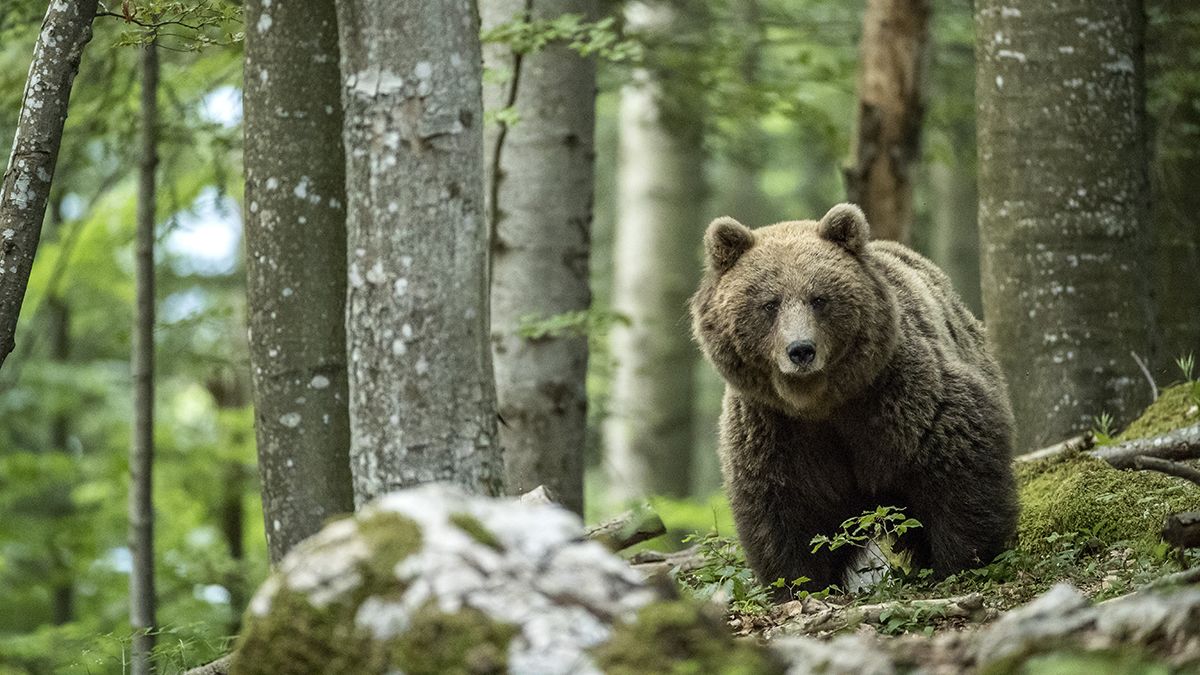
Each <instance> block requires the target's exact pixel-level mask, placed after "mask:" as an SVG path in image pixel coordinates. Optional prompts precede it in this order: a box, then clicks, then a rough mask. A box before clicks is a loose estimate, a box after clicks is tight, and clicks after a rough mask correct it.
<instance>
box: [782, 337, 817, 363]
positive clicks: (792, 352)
mask: <svg viewBox="0 0 1200 675" xmlns="http://www.w3.org/2000/svg"><path fill="white" fill-rule="evenodd" d="M787 355H788V358H789V359H791V360H792V363H794V364H796V365H798V366H807V365H808V364H810V363H812V362H813V359H814V358H816V356H817V346H816V345H814V344H813V343H812V340H796V341H795V342H793V343H792V344H790V345H788V346H787Z"/></svg>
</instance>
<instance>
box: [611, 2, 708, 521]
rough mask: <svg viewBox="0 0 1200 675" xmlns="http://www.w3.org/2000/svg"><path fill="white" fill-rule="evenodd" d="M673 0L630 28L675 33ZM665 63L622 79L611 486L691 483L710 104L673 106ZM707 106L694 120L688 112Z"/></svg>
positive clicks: (677, 488) (672, 487) (684, 489)
mask: <svg viewBox="0 0 1200 675" xmlns="http://www.w3.org/2000/svg"><path fill="white" fill-rule="evenodd" d="M677 20H678V18H677V16H676V13H675V12H674V10H672V9H671V8H670V6H669V5H667V4H666V3H659V2H655V3H634V4H631V5H630V6H629V8H628V10H627V26H628V27H629V29H630V30H633V31H639V32H643V33H645V34H647V35H651V36H655V35H657V36H663V35H671V34H672V31H673V30H674V26H675V25H676V21H677ZM669 97H670V94H669V93H665V92H664V83H663V80H662V78H661V74H660V73H659V72H657V71H656V70H654V69H652V68H638V69H636V70H635V71H634V72H633V75H632V77H631V82H630V83H629V84H627V85H625V86H624V87H622V89H621V104H620V111H619V118H620V129H621V141H620V147H619V154H618V170H617V171H618V178H617V183H618V184H617V203H618V216H617V232H616V242H615V244H614V256H613V309H614V310H615V311H616V312H617V313H619V314H621V315H623V316H624V317H625V318H627V319H628V321H629V323H628V325H617V326H614V329H613V335H612V350H613V359H614V360H615V361H616V363H617V368H616V373H615V376H614V380H613V389H612V414H611V416H610V418H609V420H608V423H607V425H606V427H607V428H606V430H605V436H606V442H607V446H608V448H607V455H608V456H607V462H608V470H609V471H610V473H611V476H610V478H611V487H610V493H611V494H612V495H613V496H614V497H616V498H618V499H621V498H631V497H639V496H645V495H647V494H662V495H670V496H674V497H682V496H686V495H687V494H688V493H689V489H690V486H691V466H692V452H691V450H692V441H693V437H692V425H693V416H692V404H693V398H694V397H693V395H692V393H693V379H694V374H695V373H694V371H695V368H694V366H695V363H696V349H695V347H694V346H693V345H692V343H691V339H690V335H689V332H688V328H687V327H688V321H687V317H686V310H685V307H686V304H687V298H688V296H689V295H690V293H691V292H692V290H693V288H694V286H695V283H696V281H697V278H698V270H699V266H700V263H699V247H700V240H701V236H702V234H703V231H704V225H705V222H704V221H705V218H704V213H703V202H704V179H703V169H704V152H703V149H702V140H703V135H702V123H701V121H700V119H702V118H698V117H697V116H698V115H699V112H698V109H697V108H695V107H688V106H677V107H674V108H672V109H671V111H670V113H668V112H667V110H666V105H667V104H668V103H669V102H670V100H671V99H670V98H669ZM689 113H690V114H692V115H697V116H693V117H691V118H690V119H689V118H688V117H687V116H688V114H689Z"/></svg>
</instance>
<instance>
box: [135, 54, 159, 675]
mask: <svg viewBox="0 0 1200 675" xmlns="http://www.w3.org/2000/svg"><path fill="white" fill-rule="evenodd" d="M141 70H142V100H141V108H142V111H141V114H142V119H141V144H142V148H141V153H142V156H141V165H140V174H139V182H138V203H137V238H136V247H137V248H136V251H135V256H134V261H135V262H134V266H135V277H136V284H137V306H136V308H135V312H134V327H133V449H132V452H131V455H130V458H129V473H130V479H129V549H130V551H131V552H132V554H133V571H132V573H131V574H130V575H129V623H130V624H131V625H132V626H133V649H132V653H131V661H130V666H131V668H130V671H131V672H132V673H134V675H145V674H146V673H150V672H153V670H154V666H153V661H152V658H151V652H152V651H153V650H154V642H155V639H154V628H155V625H156V623H157V622H156V621H155V617H154V615H155V591H154V499H153V494H154V489H153V487H154V485H153V471H154V221H155V212H156V209H155V205H156V193H155V174H156V172H157V170H158V129H157V127H158V71H159V66H158V48H157V47H156V46H155V45H154V43H153V42H151V43H149V44H147V45H145V46H144V47H142V48H141Z"/></svg>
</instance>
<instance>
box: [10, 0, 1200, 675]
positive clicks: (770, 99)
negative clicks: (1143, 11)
mask: <svg viewBox="0 0 1200 675" xmlns="http://www.w3.org/2000/svg"><path fill="white" fill-rule="evenodd" d="M184 4H188V3H184ZM191 4H198V5H203V6H204V12H203V17H204V18H203V21H204V23H203V25H201V26H200V28H199V30H190V29H184V28H179V29H178V31H174V32H173V31H163V33H162V34H161V35H160V47H161V48H160V54H161V60H162V80H161V90H160V91H161V93H160V106H161V123H160V133H161V137H160V155H161V160H162V163H161V166H160V174H159V175H160V188H159V195H160V197H159V206H158V208H159V228H158V233H157V243H158V250H159V258H158V262H157V279H158V284H159V290H158V312H159V318H158V323H157V325H156V328H155V347H156V350H157V355H158V372H157V375H156V377H157V384H158V393H157V401H158V406H159V411H158V416H157V419H156V421H155V434H154V435H155V441H156V445H157V455H156V457H155V471H156V482H155V485H154V503H155V508H156V511H157V513H158V514H159V516H158V519H157V523H158V532H157V534H156V541H157V546H158V562H157V572H158V585H159V587H158V597H159V614H158V620H159V624H160V625H161V629H160V632H161V634H160V636H159V639H158V644H159V647H158V651H159V654H160V659H159V663H160V666H161V667H164V668H166V669H167V671H168V672H170V669H172V668H182V667H184V666H189V665H195V664H197V663H201V662H203V661H204V660H206V659H208V658H210V657H214V656H216V655H219V654H221V653H223V652H224V651H226V650H227V648H228V639H229V638H228V636H230V635H233V634H235V633H236V631H237V629H238V620H239V616H240V613H241V611H242V609H243V607H244V605H245V602H246V600H247V595H248V593H249V592H250V591H251V590H252V589H253V588H254V587H256V586H257V584H258V583H259V582H260V581H261V580H262V579H263V578H264V577H265V575H266V573H267V569H268V562H267V561H268V555H267V545H266V538H265V535H264V527H263V516H262V507H261V501H260V493H259V486H258V474H257V472H256V467H255V461H256V460H255V456H256V454H255V431H254V413H253V410H252V409H251V406H250V393H249V391H250V375H249V362H250V359H249V347H248V344H247V340H246V314H247V308H246V304H245V303H246V300H245V298H246V272H245V265H244V261H243V258H244V244H243V238H242V214H243V206H244V205H243V184H244V182H243V168H242V150H243V130H242V106H241V87H242V73H243V64H242V60H243V53H242V39H241V32H242V30H243V28H242V25H241V13H240V7H239V6H238V5H237V4H226V3H221V2H216V1H211V2H205V3H191ZM673 5H674V6H673V10H674V14H673V15H672V16H671V18H670V20H669V23H668V24H667V27H666V28H665V29H664V28H662V27H658V28H655V27H654V26H653V25H652V24H651V25H650V28H649V29H647V28H646V26H642V27H641V28H642V30H638V29H637V28H638V26H632V27H630V26H628V25H627V24H626V17H625V15H623V13H622V9H623V8H622V6H621V5H619V4H618V3H609V2H606V3H603V12H602V15H603V16H606V17H612V19H613V21H612V23H611V24H605V25H604V27H603V28H602V29H601V30H603V31H609V32H611V33H612V35H611V40H610V44H609V47H608V48H606V49H605V50H604V51H603V53H601V54H599V55H598V57H597V59H598V68H599V70H598V83H599V92H598V98H597V104H596V143H595V153H596V165H595V208H594V220H593V223H592V229H591V246H592V248H591V265H590V284H591V289H592V293H593V300H592V309H591V310H590V311H589V312H588V314H587V317H586V318H585V319H579V318H578V317H575V318H570V317H569V318H568V322H573V323H574V324H578V325H581V326H582V327H584V328H585V329H586V331H587V337H588V341H589V344H590V348H591V353H590V359H589V366H588V376H587V389H588V412H587V415H588V422H587V440H586V448H587V449H586V454H585V461H586V482H585V485H586V491H585V494H586V499H585V505H586V507H585V518H586V520H588V521H589V522H593V521H595V520H598V519H599V518H601V517H602V516H604V515H607V514H610V513H613V512H615V511H617V510H619V509H622V508H624V507H625V506H626V505H627V504H628V503H630V502H632V501H635V500H638V499H641V498H645V497H652V498H654V499H655V503H656V506H657V508H658V509H659V511H660V513H661V514H662V515H663V517H664V520H666V521H667V524H668V526H669V527H671V528H672V529H673V530H675V531H678V532H687V531H692V530H704V529H708V528H710V527H712V526H713V525H714V524H715V525H716V526H717V527H718V528H720V529H723V530H724V531H726V532H728V531H731V529H732V528H731V525H730V524H729V522H728V520H727V517H726V516H725V515H724V512H723V511H722V507H721V505H720V504H721V497H720V474H719V468H718V465H717V458H716V452H715V446H716V437H715V426H716V417H717V415H718V413H719V409H720V397H721V390H722V385H721V383H720V381H719V379H718V378H717V376H716V375H715V373H713V372H712V371H711V369H710V368H709V367H707V365H704V364H703V363H702V361H701V359H700V358H699V354H698V352H697V351H696V350H695V349H694V347H693V346H692V345H691V343H690V337H689V328H688V326H687V322H686V320H685V319H684V313H683V303H684V300H685V299H686V297H687V295H688V294H689V293H690V292H691V290H692V289H693V288H694V285H695V283H696V281H697V279H698V276H699V274H700V271H701V257H700V249H701V236H702V234H703V231H704V227H705V225H706V224H707V223H708V221H709V220H711V218H712V217H714V216H717V215H722V214H729V215H733V216H735V217H737V218H738V219H739V220H741V221H742V222H745V223H747V224H750V225H754V226H757V225H763V224H768V223H771V222H775V221H779V220H786V219H795V218H816V217H819V216H820V215H821V214H823V213H824V212H825V210H826V209H827V208H828V207H829V206H830V205H832V204H834V203H837V202H840V201H844V200H845V199H846V184H845V180H844V175H843V167H845V166H846V165H847V164H849V163H850V162H851V153H852V143H853V137H854V134H855V132H856V129H855V111H856V108H857V93H856V91H857V89H856V80H857V78H858V77H859V66H860V59H859V53H860V38H861V36H862V32H863V3H859V2H844V1H842V0H679V1H678V2H675V3H673ZM1147 5H1148V6H1147V14H1148V17H1149V23H1148V26H1147V40H1146V45H1147V63H1148V69H1147V73H1148V78H1147V82H1148V88H1147V92H1148V97H1147V108H1148V114H1149V125H1148V126H1149V130H1150V138H1151V149H1152V152H1153V159H1152V162H1151V164H1150V166H1151V170H1150V176H1151V185H1152V190H1153V195H1154V198H1153V201H1152V203H1153V209H1152V217H1151V219H1152V221H1154V222H1155V223H1172V224H1173V225H1171V226H1169V227H1168V226H1164V227H1162V228H1161V229H1160V230H1159V232H1163V233H1172V234H1171V235H1170V237H1168V236H1166V235H1162V234H1160V235H1159V239H1158V240H1156V242H1155V244H1154V245H1155V247H1156V248H1155V256H1156V259H1158V260H1160V261H1166V262H1165V264H1164V265H1163V266H1162V267H1161V271H1160V272H1158V273H1157V277H1156V279H1157V280H1158V282H1159V288H1160V290H1161V289H1167V290H1165V291H1162V293H1164V294H1169V293H1178V294H1179V295H1180V296H1181V297H1183V298H1184V299H1183V300H1182V301H1181V302H1183V303H1185V304H1186V303H1190V306H1191V307H1192V308H1193V309H1192V311H1191V312H1190V313H1187V312H1185V313H1183V315H1185V316H1190V317H1191V318H1190V321H1191V324H1190V325H1186V324H1187V321H1185V320H1181V322H1180V324H1179V325H1176V326H1171V327H1169V329H1168V328H1167V327H1165V326H1164V330H1163V335H1164V336H1165V337H1164V340H1163V341H1164V343H1165V344H1164V345H1162V348H1161V349H1160V350H1159V352H1158V353H1159V354H1160V357H1159V358H1157V359H1156V361H1155V363H1154V364H1152V365H1151V369H1152V370H1153V371H1154V372H1155V373H1158V374H1159V375H1160V376H1161V378H1162V380H1163V381H1164V382H1166V381H1169V380H1170V379H1171V376H1170V375H1168V374H1167V373H1168V369H1170V368H1173V366H1171V365H1170V364H1171V362H1172V360H1173V359H1174V358H1175V357H1176V356H1180V355H1182V354H1184V353H1186V352H1187V351H1188V349H1189V348H1194V347H1195V346H1196V344H1197V340H1196V336H1197V335H1200V318H1197V317H1196V312H1195V311H1194V308H1195V306H1196V302H1197V298H1198V297H1200V296H1197V295H1196V294H1195V293H1194V290H1195V288H1194V285H1195V281H1196V279H1197V278H1200V273H1198V272H1200V270H1198V269H1197V267H1196V245H1197V237H1196V232H1197V226H1196V218H1197V214H1198V213H1200V190H1197V189H1196V188H1195V186H1194V177H1195V176H1196V175H1200V12H1197V11H1196V10H1195V9H1193V8H1192V7H1191V6H1190V5H1191V3H1190V2H1189V1H1188V0H1150V1H1149V2H1148V3H1147ZM44 11H45V3H44V2H37V1H34V0H5V1H4V2H3V4H2V5H0V139H4V140H0V154H3V155H4V156H7V154H8V151H9V146H8V145H7V142H8V141H7V139H9V138H12V136H13V132H14V127H15V123H16V120H17V115H18V110H19V107H20V104H21V93H22V89H23V87H24V85H25V77H26V74H27V72H28V68H29V62H30V57H31V54H32V50H33V45H34V41H35V39H36V38H37V35H38V30H39V25H40V21H41V18H42V15H43V13H44ZM171 33H175V34H171ZM139 35H140V33H139V32H138V29H137V27H136V26H131V25H129V24H127V23H125V22H124V21H122V20H121V19H120V18H118V17H108V18H104V17H101V18H99V19H98V20H97V21H96V23H95V38H94V40H93V42H92V44H91V46H90V47H89V49H88V52H87V54H86V57H85V59H84V60H83V64H82V67H81V72H80V75H79V78H78V80H77V81H76V85H75V90H74V92H73V95H72V100H71V115H70V117H69V119H68V121H67V129H66V132H65V134H64V140H63V149H62V151H61V154H60V158H59V162H58V169H57V173H56V176H55V183H54V190H53V192H52V194H51V199H50V206H49V211H48V216H47V222H46V227H45V229H44V231H43V235H42V244H41V247H40V249H39V251H38V258H37V261H36V264H35V267H34V271H33V275H32V277H31V281H30V286H29V291H28V295H27V298H26V302H25V308H24V311H23V314H22V316H21V323H20V326H19V332H18V337H17V343H18V347H17V351H16V352H15V354H14V355H13V356H12V358H10V360H9V362H8V364H7V367H6V368H5V369H4V370H2V371H0V599H2V601H3V611H0V673H7V672H14V673H20V672H47V673H48V672H113V671H119V670H120V664H121V663H122V659H123V656H122V655H123V654H124V653H125V652H127V651H128V648H129V637H128V636H129V629H128V619H127V606H128V605H127V602H128V600H127V577H128V574H129V572H130V569H131V557H130V553H129V549H128V548H127V546H126V531H127V499H128V492H127V484H128V448H129V445H130V442H131V441H130V434H131V425H130V420H131V417H132V414H133V413H132V407H131V397H130V390H131V374H130V340H131V326H132V325H133V317H132V312H133V307H134V255H133V238H134V224H135V218H134V215H135V209H136V200H135V196H136V189H137V165H138V160H137V148H136V145H135V143H134V142H133V139H135V138H136V137H137V123H138V95H139V85H138V81H139V74H138V54H137V48H136V46H134V45H135V43H137V42H138V40H139V39H140V38H139ZM493 39H494V40H504V39H508V38H505V37H504V36H503V35H501V36H498V37H497V36H493ZM975 40H976V34H975V25H974V15H973V7H972V3H971V2H970V1H969V0H933V2H932V3H931V15H930V24H929V40H928V43H927V45H926V47H925V54H924V56H923V58H924V59H925V73H924V89H925V92H924V101H925V109H924V119H923V127H922V131H921V133H920V144H919V148H920V150H919V156H918V157H917V159H916V161H915V163H914V164H913V165H912V172H911V176H910V178H911V182H912V185H913V199H912V205H913V206H912V228H911V234H910V241H911V245H912V246H913V247H914V248H915V249H916V250H918V251H920V252H922V253H924V254H925V255H927V256H929V257H930V258H932V259H933V260H934V261H935V262H936V263H937V264H939V265H940V266H941V267H942V268H943V269H944V270H946V271H947V273H948V274H949V275H950V277H951V278H952V280H953V282H954V284H955V285H956V287H957V288H958V290H959V292H960V293H961V294H962V296H963V297H964V299H965V300H966V302H967V303H968V304H969V305H970V306H971V308H972V309H973V310H974V311H975V312H976V313H977V314H980V315H981V313H982V300H981V282H980V262H979V261H980V246H979V235H978V229H977V204H978V199H977V196H976V195H977V179H976V175H977V171H976V158H977V148H976V126H975V124H976V105H975V98H974V92H975V82H976V64H975ZM647 73H652V74H653V77H655V78H657V79H658V80H659V82H660V85H661V86H662V87H663V88H664V90H665V91H666V95H664V96H662V97H661V100H662V101H663V102H665V103H664V105H665V109H664V110H663V111H662V115H663V118H664V119H665V120H667V121H668V122H669V124H671V125H674V128H675V129H676V130H678V131H677V133H679V134H681V135H682V136H683V137H684V138H685V139H686V142H684V143H681V144H678V145H679V147H683V148H684V149H685V150H686V152H685V153H684V154H682V155H680V156H676V157H664V156H663V147H662V146H658V145H655V141H654V139H653V138H652V137H648V136H645V135H642V136H638V135H637V134H639V133H641V134H645V129H641V130H639V128H638V125H639V121H638V119H639V118H638V114H639V113H638V110H637V107H636V106H637V102H636V101H632V102H631V101H630V100H628V99H629V98H630V97H631V93H630V91H629V90H628V89H627V87H628V85H630V83H631V82H632V83H636V82H637V81H638V78H644V77H647ZM493 76H497V77H502V75H495V74H493ZM486 77H488V75H487V74H485V78H486ZM623 89H624V91H625V94H624V95H625V97H626V99H627V100H625V101H624V102H623V101H622V98H623ZM491 123H492V124H495V123H497V122H496V121H495V119H493V120H492V122H491ZM515 123H516V124H519V123H520V122H519V121H516V122H515ZM681 168H684V169H685V170H683V171H679V169H681ZM665 171H669V173H666V174H665V175H663V174H664V172H665ZM647 175H650V176H653V180H654V185H655V186H658V187H659V188H661V189H657V190H654V191H651V192H653V194H652V195H651V198H649V199H646V198H644V197H645V195H644V194H643V195H642V197H643V198H642V199H640V200H639V199H634V198H630V197H628V195H627V194H626V193H624V192H623V189H624V188H623V187H622V180H621V177H622V176H634V177H637V176H642V177H645V176H647ZM632 180H635V181H636V180H638V179H637V178H634V179H632ZM623 195H625V196H624V197H623ZM642 208H649V209H659V211H658V212H653V213H651V214H650V215H648V216H647V215H645V214H640V213H638V212H637V209H642ZM655 213H658V214H661V213H667V214H673V215H672V217H668V218H665V219H663V218H657V216H656V215H655ZM647 218H649V219H650V220H649V221H647ZM656 218H657V220H656ZM628 222H635V223H645V222H655V223H658V226H660V227H662V228H663V229H664V231H663V232H660V233H659V235H658V236H660V237H661V238H660V239H658V240H656V241H655V243H654V244H653V245H649V244H647V240H645V239H638V238H637V237H635V236H633V237H632V238H631V239H628V241H625V243H622V242H623V239H622V237H623V236H624V237H627V238H628V237H631V236H632V235H629V234H624V235H623V234H622V227H623V223H628ZM664 242H666V243H664ZM656 247H661V248H656ZM656 251H658V252H661V251H666V252H667V254H664V255H655V252H656ZM637 258H642V259H637ZM622 275H624V276H622ZM622 289H625V290H622ZM630 289H632V292H631V291H630ZM654 289H662V290H661V291H659V290H654ZM1189 293H1190V295H1188V294H1189ZM639 302H643V303H644V304H639ZM663 307H667V308H668V310H663V309H662V308H663ZM671 307H674V311H675V315H674V316H673V317H672V320H662V317H663V315H664V311H666V312H669V311H671V310H670V309H669V308H671ZM668 315H669V314H668ZM647 317H658V319H659V320H654V319H649V318H647ZM1029 329H1030V330H1035V328H1033V327H1032V326H1031V327H1030V328H1029ZM529 330H533V331H537V330H555V327H554V326H552V325H551V326H549V327H546V326H536V325H535V326H532V327H529ZM623 332H624V333H626V335H624V336H623V335H622V333H623ZM631 332H633V333H636V334H635V335H634V336H633V337H630V336H629V335H628V334H629V333H631ZM647 344H651V345H653V347H652V348H651V349H650V350H646V349H644V346H645V345H647ZM614 345H616V347H615V348H614ZM631 345H634V346H636V348H631V347H630V346H631ZM647 353H649V354H651V355H652V357H653V358H652V361H653V362H652V363H649V364H646V363H641V362H636V360H637V359H639V358H642V359H646V358H647V357H646V356H645V354H647ZM631 361H634V362H635V363H631ZM623 368H624V369H625V371H624V372H623V370H622V369H623ZM1133 372H1135V373H1136V372H1137V371H1136V370H1135V371H1133ZM1138 377H1140V376H1138ZM1102 412H1104V411H1102V410H1096V411H1093V414H1096V415H1099V414H1100V413H1102ZM1050 440H1054V439H1050ZM1025 449H1032V448H1025ZM643 455H653V457H652V458H649V459H648V458H647V457H646V456H643Z"/></svg>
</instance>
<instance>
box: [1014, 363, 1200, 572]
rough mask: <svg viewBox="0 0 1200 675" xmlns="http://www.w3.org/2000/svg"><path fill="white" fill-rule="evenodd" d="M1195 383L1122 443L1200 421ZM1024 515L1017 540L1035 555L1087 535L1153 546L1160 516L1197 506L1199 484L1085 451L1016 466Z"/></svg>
mask: <svg viewBox="0 0 1200 675" xmlns="http://www.w3.org/2000/svg"><path fill="white" fill-rule="evenodd" d="M1192 389H1193V385H1192V384H1182V385H1177V386H1174V387H1171V388H1170V389H1167V390H1166V391H1164V392H1163V393H1162V395H1161V396H1160V397H1159V399H1158V400H1157V401H1155V402H1154V404H1152V405H1151V406H1150V407H1149V408H1147V409H1146V411H1145V412H1144V413H1142V415H1141V416H1140V417H1138V419H1136V420H1135V421H1134V422H1133V423H1132V424H1130V425H1129V427H1128V428H1127V429H1126V430H1125V431H1124V432H1122V433H1121V434H1120V436H1118V437H1117V439H1116V440H1117V441H1124V440H1131V439H1134V438H1143V437H1150V436H1157V435H1159V434H1162V433H1165V432H1168V431H1171V430H1173V429H1178V428H1180V427H1183V426H1188V425H1190V424H1195V423H1196V422H1200V412H1197V409H1196V404H1195V400H1194V399H1193V391H1192ZM1017 482H1018V484H1019V485H1020V499H1021V518H1020V522H1019V525H1018V532H1017V534H1018V540H1019V545H1020V547H1021V548H1023V549H1025V550H1027V551H1031V552H1034V553H1044V552H1048V551H1049V550H1051V549H1052V548H1053V546H1052V544H1051V543H1050V542H1049V541H1047V537H1051V536H1052V535H1070V534H1080V533H1081V534H1085V535H1090V536H1094V537H1096V538H1097V539H1098V540H1099V541H1100V542H1102V543H1104V544H1106V545H1108V544H1113V543H1115V542H1117V541H1129V542H1133V543H1140V544H1153V543H1155V542H1157V541H1159V533H1160V531H1161V530H1162V524H1163V519H1164V518H1165V517H1166V516H1167V515H1169V514H1172V513H1178V512H1180V511H1193V510H1197V509H1200V487H1197V486H1195V485H1193V484H1191V483H1188V482H1186V481H1183V480H1180V479H1178V478H1174V477H1171V476H1166V475H1163V474H1158V473H1153V472H1148V471H1125V470H1119V469H1114V468H1112V467H1111V466H1109V465H1108V463H1106V462H1104V461H1103V460H1100V459H1096V458H1094V457H1092V456H1090V455H1088V454H1086V453H1080V452H1075V453H1070V454H1067V455H1064V456H1060V457H1055V458H1051V459H1046V460H1040V461H1036V462H1025V463H1018V464H1017Z"/></svg>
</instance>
